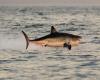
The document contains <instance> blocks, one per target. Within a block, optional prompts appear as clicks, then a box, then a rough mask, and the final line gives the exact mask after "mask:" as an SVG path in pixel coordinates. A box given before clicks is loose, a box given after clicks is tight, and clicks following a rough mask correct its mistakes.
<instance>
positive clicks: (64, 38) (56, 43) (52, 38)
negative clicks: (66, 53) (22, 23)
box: [22, 26, 82, 50]
mask: <svg viewBox="0 0 100 80" xmlns="http://www.w3.org/2000/svg"><path fill="white" fill-rule="evenodd" d="M22 33H23V35H24V37H25V39H26V49H27V48H28V45H29V43H30V44H38V45H41V46H45V47H46V46H49V47H66V48H68V49H69V50H71V48H72V47H73V46H77V45H78V44H79V43H80V39H81V38H82V37H81V36H78V35H74V34H69V33H61V32H58V31H57V30H56V29H55V28H54V26H51V32H50V33H49V34H48V35H45V36H43V37H40V38H37V39H33V40H30V39H29V38H28V36H27V34H26V33H25V32H24V31H22Z"/></svg>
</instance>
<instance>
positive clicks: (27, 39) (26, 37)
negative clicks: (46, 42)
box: [22, 31, 30, 49]
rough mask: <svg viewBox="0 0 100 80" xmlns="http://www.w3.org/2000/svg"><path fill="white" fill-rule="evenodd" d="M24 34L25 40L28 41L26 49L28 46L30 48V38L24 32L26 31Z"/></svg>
mask: <svg viewBox="0 0 100 80" xmlns="http://www.w3.org/2000/svg"><path fill="white" fill-rule="evenodd" d="M22 33H23V35H24V37H25V39H26V49H27V48H28V46H29V41H30V40H29V38H28V36H27V34H26V33H25V32H24V31H22Z"/></svg>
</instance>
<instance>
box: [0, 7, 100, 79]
mask: <svg viewBox="0 0 100 80" xmlns="http://www.w3.org/2000/svg"><path fill="white" fill-rule="evenodd" d="M52 25H54V26H55V28H57V30H58V31H60V32H67V33H72V34H76V35H81V36H82V37H83V38H82V40H81V42H82V43H81V44H80V45H79V46H77V47H73V48H72V50H71V51H69V50H68V49H66V48H51V47H46V48H45V47H40V46H37V45H30V46H29V48H28V50H26V49H25V46H26V42H25V39H24V37H23V35H22V33H21V31H22V30H24V31H25V32H26V33H27V34H28V36H29V37H30V38H31V39H34V38H39V37H41V36H44V35H46V34H49V32H50V26H52ZM0 80H100V8H99V7H88V8H86V7H81V8H79V7H0Z"/></svg>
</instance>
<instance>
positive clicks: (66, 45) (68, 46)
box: [63, 43, 72, 50]
mask: <svg viewBox="0 0 100 80" xmlns="http://www.w3.org/2000/svg"><path fill="white" fill-rule="evenodd" d="M63 46H64V47H67V48H68V49H69V50H71V47H72V46H71V45H70V44H67V43H64V45H63Z"/></svg>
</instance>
